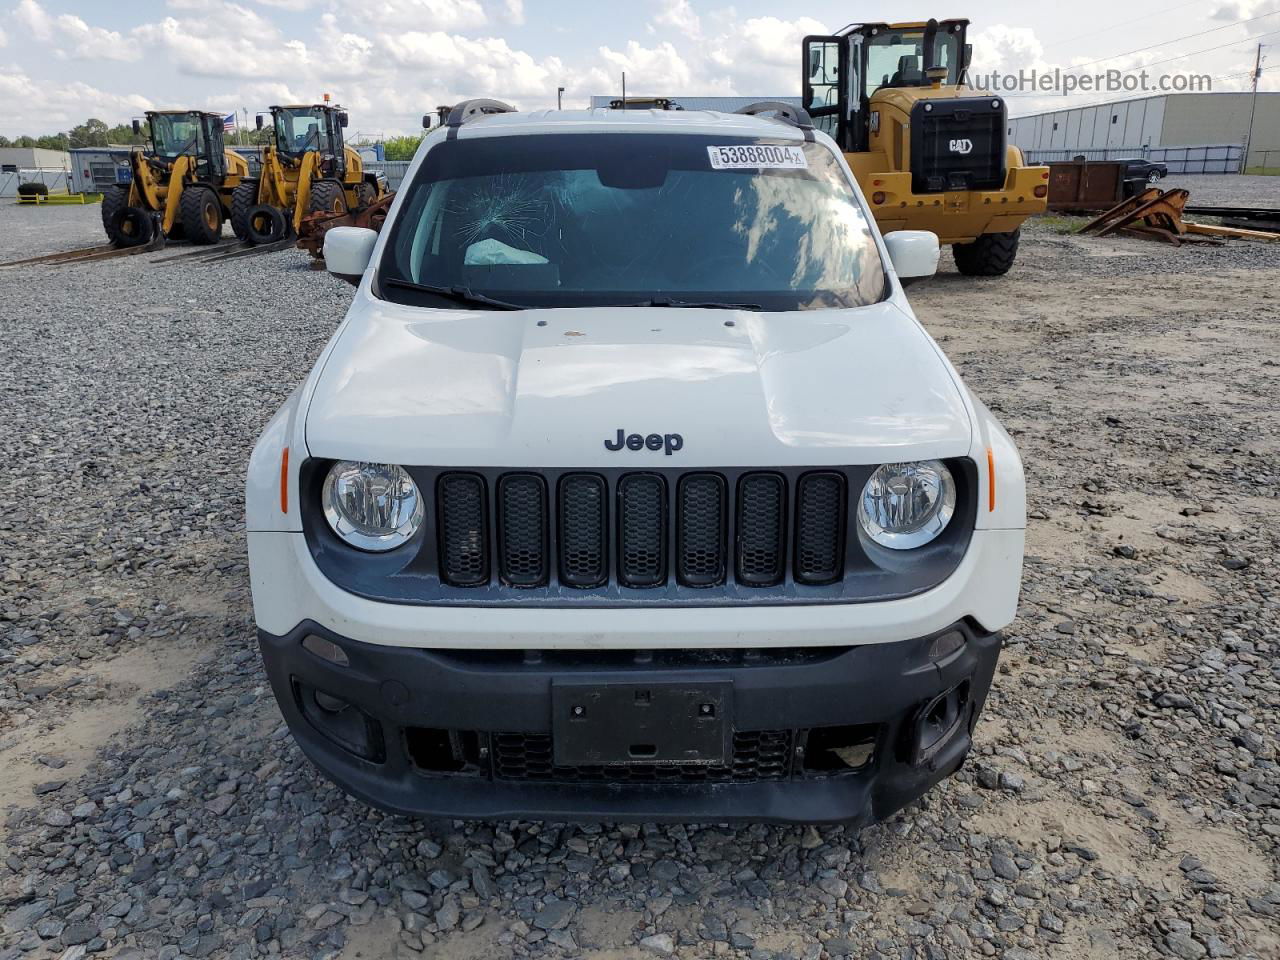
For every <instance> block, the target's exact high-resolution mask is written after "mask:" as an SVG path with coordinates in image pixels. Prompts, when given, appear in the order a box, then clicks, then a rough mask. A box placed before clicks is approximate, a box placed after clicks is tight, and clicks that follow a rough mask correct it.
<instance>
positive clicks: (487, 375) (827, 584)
mask: <svg viewBox="0 0 1280 960" xmlns="http://www.w3.org/2000/svg"><path fill="white" fill-rule="evenodd" d="M938 250H939V246H938V240H937V237H936V236H934V235H933V234H929V233H921V232H918V231H898V232H895V233H892V234H890V235H889V236H888V237H882V236H881V235H880V233H879V232H878V231H877V229H876V223H875V220H874V218H873V217H872V215H871V213H870V211H869V209H868V206H867V202H866V200H865V199H864V197H863V196H862V195H861V193H860V192H859V189H858V186H857V183H856V181H855V180H854V178H853V176H852V175H851V173H850V171H849V168H848V166H847V165H846V163H845V160H844V158H843V156H842V155H841V152H840V150H839V148H838V147H837V146H836V145H835V143H834V142H833V141H832V140H831V139H830V138H828V137H827V136H826V135H824V134H822V133H821V132H817V131H815V130H814V129H813V127H812V125H811V124H810V123H809V122H808V118H807V116H806V115H804V114H800V115H799V116H781V117H771V116H765V115H763V114H759V115H756V114H754V113H744V114H724V113H711V112H702V111H694V110H686V111H680V112H676V111H665V110H627V111H618V110H604V109H599V110H589V111H569V110H566V111H545V112H533V113H518V112H514V111H512V110H511V109H510V108H508V107H506V106H505V105H502V104H498V103H496V102H495V101H470V102H467V103H463V104H460V105H458V106H457V107H455V108H454V110H453V112H452V113H451V114H450V116H449V118H448V121H447V122H446V123H445V124H443V125H442V126H441V127H439V128H438V129H437V130H436V131H434V132H433V133H432V134H431V135H429V136H428V137H427V138H426V139H425V140H424V141H423V143H422V145H421V146H420V147H419V150H418V153H417V155H416V157H415V159H414V160H413V162H412V164H411V166H410V169H409V170H408V172H407V174H406V177H405V180H404V185H403V186H402V188H401V190H400V192H399V193H398V194H397V197H396V200H395V202H394V204H393V205H392V207H391V209H390V211H389V214H388V217H387V220H386V223H385V225H384V227H383V229H382V230H381V232H380V233H375V232H373V231H371V230H365V229H361V228H357V227H341V228H337V229H334V230H332V231H330V232H329V233H328V234H327V236H326V237H325V241H324V254H325V259H326V262H327V266H328V269H329V271H330V272H332V273H334V274H336V275H338V276H341V277H344V278H346V279H349V280H351V281H352V282H354V283H356V284H357V285H358V287H357V290H356V292H355V296H354V299H353V301H352V303H351V306H350V309H349V310H348V311H347V314H346V317H345V319H344V320H343V321H342V323H341V325H340V326H339V327H338V328H337V330H336V332H335V333H334V334H333V336H332V338H331V340H330V341H329V343H328V345H327V346H326V347H325V349H324V351H323V353H322V354H321V356H320V358H319V359H318V361H317V362H316V364H315V366H314V368H313V369H312V371H311V372H310V374H309V375H308V376H307V377H306V379H305V381H304V382H303V383H302V384H301V385H300V386H299V387H298V388H297V389H296V390H295V392H294V393H293V394H292V396H290V397H289V398H288V400H287V401H286V402H285V403H284V405H283V406H282V407H281V408H280V409H279V411H277V412H276V413H275V415H274V416H273V417H272V418H271V420H270V422H269V423H268V424H267V425H266V428H265V430H264V431H263V433H262V435H261V437H260V439H259V441H258V443H257V446H256V447H255V449H254V451H253V454H252V457H251V459H250V461H249V468H248V481H247V496H246V500H247V505H246V513H247V516H246V526H247V530H248V549H249V565H250V574H251V580H252V587H253V607H254V615H255V619H256V622H257V628H258V638H259V644H260V648H261V653H262V659H263V663H264V667H265V670H266V674H267V676H268V677H269V679H270V683H271V686H272V689H273V691H274V693H275V696H276V699H277V701H278V703H279V706H280V710H281V712H282V713H283V715H284V717H285V719H286V721H287V722H288V725H289V728H290V730H291V732H292V735H293V737H294V739H295V740H296V742H297V743H298V745H299V746H300V747H301V749H302V751H303V753H304V754H305V755H306V756H307V757H309V758H310V760H311V761H312V762H314V763H315V764H316V766H318V767H319V768H320V770H321V771H322V772H323V773H324V774H325V775H326V776H328V777H330V778H331V779H332V780H333V781H335V782H336V783H338V784H339V785H340V786H342V787H343V788H344V789H345V790H346V791H347V792H348V793H349V794H351V795H352V796H354V797H356V798H358V799H359V800H362V801H364V802H366V803H368V804H372V805H374V806H377V807H380V808H383V809H386V810H390V811H395V812H398V813H401V814H407V815H416V816H424V817H427V816H430V817H448V818H467V819H506V818H511V817H518V816H527V817H534V818H540V819H547V820H557V821H565V820H570V821H580V820H610V821H628V820H629V821H654V820H659V821H660V820H669V821H670V820H674V821H685V820H696V821H714V822H721V821H741V820H747V821H790V822H809V823H812V822H850V823H865V822H869V821H872V820H876V819H880V818H883V817H886V816H888V815H890V814H891V813H893V812H894V811H896V810H898V809H900V808H901V807H903V806H904V805H906V804H907V803H909V802H911V801H912V800H913V799H915V798H917V797H919V796H920V795H921V794H923V793H924V792H925V791H927V790H928V789H929V788H930V787H932V786H933V785H934V784H936V783H937V782H938V781H940V780H941V779H943V778H944V777H947V776H949V775H950V774H952V773H954V772H955V771H956V770H957V769H958V768H959V767H960V765H961V764H962V763H963V762H964V760H965V757H966V755H967V753H968V752H969V750H970V747H971V744H972V736H973V731H974V727H975V724H976V723H977V721H978V716H979V713H980V711H981V710H982V707H983V704H984V702H985V700H986V697H987V693H988V690H989V688H990V686H991V682H992V676H993V674H994V672H995V668H996V661H997V657H998V655H999V651H1000V646H1001V633H1000V631H1001V629H1002V628H1004V627H1005V626H1006V625H1008V624H1009V623H1010V621H1011V620H1012V619H1013V617H1014V614H1015V610H1016V606H1017V600H1018V592H1019V583H1020V579H1021V567H1022V555H1023V534H1024V527H1025V494H1024V482H1023V472H1022V466H1021V462H1020V460H1019V456H1018V452H1017V450H1016V448H1015V446H1014V444H1013V442H1012V441H1011V440H1010V438H1009V436H1008V434H1007V433H1006V432H1005V430H1004V429H1003V428H1002V427H1001V426H1000V424H999V422H998V421H997V420H996V418H995V417H994V416H993V415H992V414H991V412H990V411H989V410H988V409H987V408H986V407H985V406H984V405H983V404H982V402H981V401H980V400H979V399H977V398H976V397H975V396H974V395H973V394H972V393H971V392H970V391H969V390H968V388H967V387H966V386H965V385H964V383H963V381H962V380H961V379H960V376H959V375H958V373H957V372H956V370H955V368H954V367H953V366H952V365H951V364H950V363H949V362H948V360H947V358H946V357H945V356H944V355H943V353H942V351H941V350H940V349H939V347H938V345H937V344H936V343H935V342H934V341H933V340H932V339H931V338H930V337H929V335H928V333H926V332H925V330H924V328H923V327H922V326H921V324H920V323H919V321H918V320H917V319H916V317H915V315H914V314H913V312H912V309H911V305H910V304H909V303H908V301H907V299H906V296H905V295H904V292H903V286H904V282H906V281H909V280H914V279H921V278H924V277H927V276H929V275H931V274H933V273H934V271H935V270H936V268H937V262H938Z"/></svg>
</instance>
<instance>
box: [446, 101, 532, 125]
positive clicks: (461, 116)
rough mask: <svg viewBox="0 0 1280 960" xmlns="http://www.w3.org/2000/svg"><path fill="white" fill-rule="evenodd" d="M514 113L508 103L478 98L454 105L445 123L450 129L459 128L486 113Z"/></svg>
mask: <svg viewBox="0 0 1280 960" xmlns="http://www.w3.org/2000/svg"><path fill="white" fill-rule="evenodd" d="M515 112H516V108H515V107H513V106H511V104H509V103H503V102H502V101H501V100H486V99H484V98H483V97H478V98H476V99H474V100H463V101H462V102H461V103H458V104H455V105H454V107H453V109H452V110H450V111H449V119H448V120H447V121H446V123H447V124H448V125H449V126H451V127H460V126H462V125H463V124H464V123H466V122H467V121H468V120H474V119H475V118H476V117H481V116H484V115H485V114H488V113H515Z"/></svg>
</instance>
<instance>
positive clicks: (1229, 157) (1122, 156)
mask: <svg viewBox="0 0 1280 960" xmlns="http://www.w3.org/2000/svg"><path fill="white" fill-rule="evenodd" d="M1023 152H1024V154H1025V155H1026V158H1027V162H1028V163H1052V162H1055V161H1059V160H1074V159H1075V158H1076V157H1084V159H1085V160H1090V161H1097V160H1130V159H1133V158H1141V159H1143V160H1150V161H1152V162H1153V163H1163V164H1165V165H1166V166H1168V168H1169V172H1170V173H1239V172H1240V170H1241V167H1242V166H1243V163H1244V148H1243V147H1241V146H1240V145H1239V144H1210V145H1206V146H1194V147H1191V146H1188V147H1099V148H1097V149H1092V150H1026V151H1023ZM1253 152H1254V155H1255V156H1256V155H1257V154H1258V153H1259V151H1256V150H1255V151H1253ZM1274 152H1275V154H1276V160H1277V161H1280V150H1277V151H1274Z"/></svg>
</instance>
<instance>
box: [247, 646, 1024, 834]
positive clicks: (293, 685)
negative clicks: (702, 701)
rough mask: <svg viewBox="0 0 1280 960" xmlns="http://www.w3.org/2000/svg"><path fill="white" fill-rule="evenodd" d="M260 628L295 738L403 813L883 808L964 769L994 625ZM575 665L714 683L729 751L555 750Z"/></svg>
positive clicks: (580, 678) (580, 676)
mask: <svg viewBox="0 0 1280 960" xmlns="http://www.w3.org/2000/svg"><path fill="white" fill-rule="evenodd" d="M308 636H314V637H319V638H322V639H323V640H326V641H329V642H330V643H332V644H335V645H336V646H337V647H339V648H341V651H342V655H343V656H344V657H345V659H346V660H347V664H346V665H340V664H338V663H335V662H333V660H332V659H327V658H325V657H323V656H318V655H316V654H315V653H313V652H311V651H309V650H308V649H306V648H304V646H303V641H304V640H305V639H306V638H307V637H308ZM259 641H260V644H261V648H262V657H263V661H264V664H265V666H266V670H267V674H268V676H269V677H270V680H271V686H272V689H273V690H274V692H275V695H276V700H277V701H278V702H279V704H280V709H281V711H282V712H283V714H284V717H285V719H286V721H287V722H288V724H289V728H290V730H291V731H292V733H293V735H294V738H295V740H296V741H297V742H298V744H299V746H301V748H302V750H303V752H304V753H306V755H307V756H308V757H309V758H310V759H311V760H312V761H313V762H314V763H315V764H316V766H318V767H319V768H320V770H321V771H322V772H324V773H325V775H327V776H328V777H329V778H330V779H332V780H333V781H334V782H335V783H337V784H338V785H339V786H341V787H342V788H343V789H344V790H346V791H347V792H348V793H350V794H351V795H352V796H354V797H357V798H358V799H360V800H363V801H365V802H366V803H369V804H371V805H373V806H376V807H380V808H382V809H384V810H388V811H391V812H394V813H400V814H406V815H411V816H427V817H447V818H457V819H508V818H516V817H533V818H537V819H544V820H567V821H575V820H579V821H580V820H609V821H639V820H668V821H672V820H674V821H711V822H722V821H734V820H747V821H778V822H802V823H822V822H869V821H873V820H881V819H884V818H885V817H887V816H889V815H890V814H892V813H894V812H895V811H897V810H899V809H901V808H902V807H903V806H905V805H906V804H908V803H910V802H911V801H912V800H914V799H916V798H917V797H919V796H920V795H921V794H923V793H924V792H925V791H927V790H928V789H929V788H930V787H932V786H933V785H934V784H935V783H937V782H938V781H939V780H942V779H943V778H944V777H946V776H948V775H950V774H951V773H953V772H954V771H955V770H957V769H958V768H959V767H960V765H961V763H962V762H963V761H964V757H965V755H966V754H967V753H968V751H969V748H970V746H971V739H970V736H971V733H972V730H973V726H974V723H975V722H976V721H977V717H978V714H979V712H980V711H981V709H982V705H983V703H984V701H985V700H986V696H987V691H988V689H989V688H990V685H991V678H992V675H993V673H994V671H995V665H996V659H997V657H998V656H999V651H1000V636H999V634H988V633H983V632H980V631H978V630H976V629H974V628H973V627H972V626H971V625H969V624H967V623H958V624H955V625H953V626H952V627H950V628H948V629H947V630H944V631H940V632H939V633H937V634H933V635H930V636H927V637H921V638H917V639H914V640H907V641H902V642H897V643H886V644H872V645H867V646H859V647H841V648H804V649H796V650H786V651H780V650H766V651H751V650H733V651H726V650H714V651H697V650H684V651H672V652H643V653H636V652H625V653H624V652H584V651H576V652H561V651H541V652H528V651H451V650H416V649H407V648H402V647H389V646H381V645H375V644H367V643H359V642H356V641H353V640H348V639H346V638H344V637H341V636H339V635H337V634H334V633H332V632H331V631H329V630H326V629H324V628H322V627H319V626H317V625H315V624H312V623H303V624H301V625H299V626H298V627H297V628H296V629H295V630H294V631H292V632H291V633H290V634H288V635H287V636H283V637H278V636H273V635H271V634H267V633H263V632H261V631H259ZM312 645H313V648H315V649H328V650H330V651H332V649H333V648H332V647H328V648H326V647H324V646H323V645H320V646H319V647H316V646H315V644H314V641H312ZM571 681H572V682H573V683H583V682H585V683H589V684H596V683H599V684H601V685H606V684H625V685H628V687H634V686H637V685H654V686H655V687H660V686H664V685H668V684H672V683H675V684H690V685H697V686H699V687H707V688H716V689H722V690H726V691H727V694H726V696H727V697H728V698H729V703H730V704H731V706H730V710H729V716H730V717H731V728H732V729H731V731H730V733H731V734H732V741H733V744H732V747H731V750H730V758H731V759H730V760H729V761H728V762H726V764H724V765H717V766H690V765H678V764H677V765H665V766H658V765H654V764H646V763H624V764H618V765H608V766H597V767H563V766H559V765H557V764H558V761H553V760H552V753H551V746H550V745H551V743H552V737H551V734H552V728H553V718H552V712H553V711H552V704H553V692H552V691H553V686H554V685H555V684H557V683H559V684H565V683H568V682H571ZM317 694H318V696H317ZM335 698H338V699H335ZM318 705H322V706H320V707H319V708H318ZM335 708H336V709H335ZM841 738H844V739H849V740H860V741H862V742H863V743H864V744H865V745H864V746H863V747H861V748H859V750H860V752H856V751H855V752H850V751H849V750H848V749H844V748H843V747H842V744H841ZM833 746H836V747H841V748H842V749H844V752H843V753H836V752H834V751H833V750H832V749H831V748H832V747H833ZM867 754H870V758H869V759H868V760H866V761H865V762H863V763H861V765H859V766H856V767H852V768H851V767H850V766H849V765H848V763H846V762H845V760H842V759H837V758H838V757H844V758H849V759H850V762H853V761H856V760H857V759H860V758H863V757H865V756H866V755H867Z"/></svg>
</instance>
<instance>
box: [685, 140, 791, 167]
mask: <svg viewBox="0 0 1280 960" xmlns="http://www.w3.org/2000/svg"><path fill="white" fill-rule="evenodd" d="M707 156H709V157H710V158H711V169H712V170H807V169H808V168H809V161H808V160H807V159H805V155H804V149H803V148H802V147H784V146H773V145H770V144H763V143H747V144H735V145H733V146H728V147H707Z"/></svg>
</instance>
